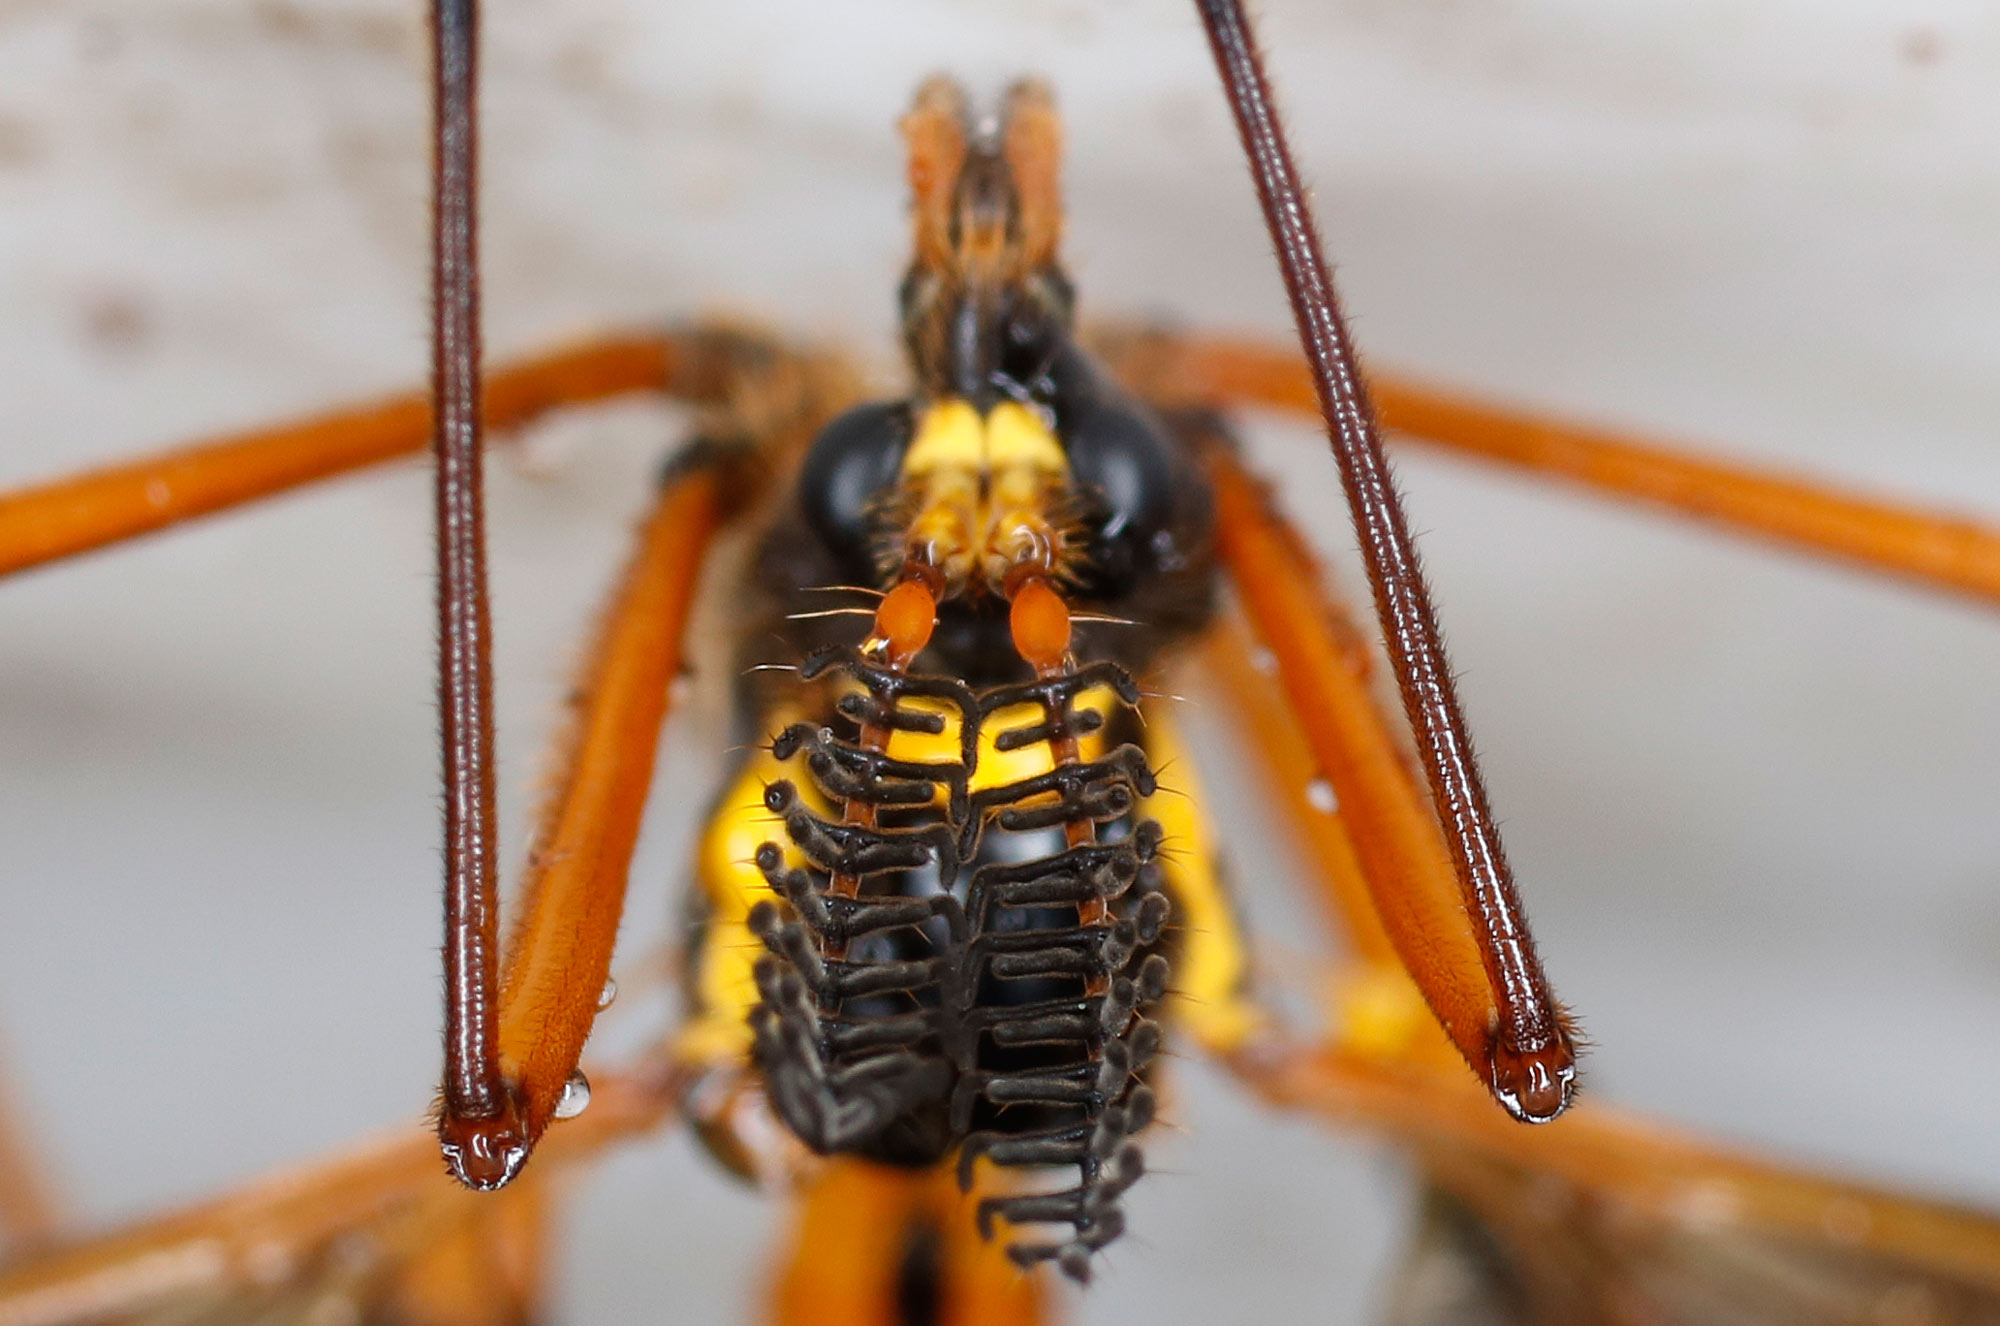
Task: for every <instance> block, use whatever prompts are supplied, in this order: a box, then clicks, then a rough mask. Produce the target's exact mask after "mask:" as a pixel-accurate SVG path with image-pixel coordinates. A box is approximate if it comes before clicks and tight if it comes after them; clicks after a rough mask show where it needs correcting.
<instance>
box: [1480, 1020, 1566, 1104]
mask: <svg viewBox="0 0 2000 1326" xmlns="http://www.w3.org/2000/svg"><path fill="white" fill-rule="evenodd" d="M1487 1081H1488V1083H1489V1085H1490V1086H1491V1087H1492V1089H1493V1098H1494V1099H1495V1100H1497V1101H1499V1102H1500V1105H1501V1108H1503V1109H1505V1110H1506V1111H1507V1113H1509V1114H1511V1115H1513V1116H1514V1117H1515V1118H1516V1119H1519V1120H1520V1121H1521V1122H1522V1123H1547V1122H1549V1121H1550V1120H1551V1119H1553V1118H1555V1117H1556V1116H1557V1115H1559V1114H1561V1113H1562V1112H1563V1111H1564V1110H1566V1109H1568V1108H1569V1103H1570V1099H1571V1098H1572V1097H1573V1096H1574V1095H1575V1093H1576V1053H1575V1051H1573V1050H1571V1049H1570V1047H1569V1043H1568V1042H1567V1041H1566V1040H1558V1041H1554V1042H1551V1043H1550V1044H1547V1045H1543V1046H1539V1047H1537V1048H1535V1049H1533V1050H1520V1049H1517V1048H1515V1047H1514V1046H1511V1045H1508V1044H1506V1043H1505V1042H1500V1043H1496V1044H1495V1045H1494V1046H1493V1052H1492V1058H1491V1061H1490V1063H1489V1065H1488V1068H1487Z"/></svg>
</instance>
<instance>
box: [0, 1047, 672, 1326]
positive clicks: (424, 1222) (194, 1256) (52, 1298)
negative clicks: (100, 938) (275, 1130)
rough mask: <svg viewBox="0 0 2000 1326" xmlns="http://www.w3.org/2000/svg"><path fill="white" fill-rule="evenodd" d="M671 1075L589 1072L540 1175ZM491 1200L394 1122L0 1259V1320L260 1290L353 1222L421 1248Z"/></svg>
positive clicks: (84, 1316)
mask: <svg viewBox="0 0 2000 1326" xmlns="http://www.w3.org/2000/svg"><path fill="white" fill-rule="evenodd" d="M682 1086H683V1083H682V1082H681V1081H680V1080H679V1079H678V1078H676V1077H674V1076H673V1075H671V1074H664V1073H660V1072H657V1071H653V1072H648V1073H643V1074H640V1073H633V1074H609V1073H607V1074H604V1075H602V1076H601V1077H600V1078H599V1079H598V1081H597V1083H596V1092H595V1098H594V1100H593V1102H592V1104H591V1108H590V1112H589V1113H588V1114H586V1115H584V1116H583V1117H582V1118H580V1119H578V1120H576V1121H575V1122H574V1123H573V1124H571V1125H570V1126H569V1127H567V1128H564V1129H561V1130H559V1131H558V1132H557V1133H556V1134H555V1135H554V1136H552V1137H551V1138H549V1140H548V1142H547V1144H546V1145H545V1146H544V1147H543V1152H544V1154H543V1157H542V1162H541V1163H542V1173H541V1176H540V1177H541V1178H543V1179H545V1178H547V1177H549V1174H550V1172H551V1167H559V1166H562V1165H564V1164H567V1163H569V1162H572V1161H577V1160H582V1159H585V1158H587V1157H590V1156H593V1155H595V1154H597V1153H598V1152H599V1151H601V1150H602V1149H603V1148H604V1147H605V1146H606V1145H608V1144H609V1143H611V1142H613V1141H615V1140H617V1139H619V1138H622V1137H626V1136H630V1135H631V1134H633V1133H637V1132H642V1131H645V1130H647V1129H651V1128H655V1127H657V1126H659V1124H660V1123H661V1122H662V1121H663V1120H664V1119H665V1118H666V1117H667V1116H668V1114H669V1113H670V1112H671V1108H672V1105H673V1102H674V1101H675V1100H677V1099H678V1097H679V1094H680V1091H681V1088H682ZM528 1181H529V1182H537V1181H538V1180H537V1179H536V1178H530V1179H529V1180H528ZM493 1200H495V1199H494V1198H493V1197H492V1196H491V1195H488V1194H481V1193H472V1192H468V1191H466V1190H465V1189H464V1188H461V1187H459V1186H458V1185H457V1184H455V1183H453V1182H452V1181H451V1180H450V1179H449V1178H447V1177H446V1176H445V1174H444V1171H443V1168H442V1167H441V1166H440V1165H439V1164H438V1154H437V1144H436V1142H434V1141H433V1140H431V1139H430V1138H427V1137H425V1136H423V1135H422V1134H421V1133H418V1132H415V1131H414V1130H411V1129H408V1128H399V1129H397V1130H396V1131H395V1133H394V1135H393V1136H391V1137H389V1138H387V1139H386V1140H382V1141H377V1142H374V1143H371V1144H364V1145H362V1146H360V1147H358V1148H356V1149H354V1150H353V1151H350V1152H348V1153H347V1154H345V1155H340V1156H336V1157H334V1158H332V1159H329V1160H322V1161H317V1162H314V1163H312V1164H308V1165H304V1166H300V1167H297V1168H294V1169H289V1170H285V1171H282V1172H280V1173H278V1174H275V1175H273V1176H271V1177H268V1178H265V1179H262V1180H259V1181H258V1182H255V1183H252V1184H249V1185H246V1186H245V1187H243V1188H242V1189H240V1190H238V1191H237V1192H234V1193H232V1194H229V1195H227V1196H224V1197H221V1198H217V1199H215V1200H213V1201H209V1202H205V1203H203V1204H201V1205H199V1206H195V1207H191V1208H189V1209H187V1210H185V1211H181V1212H178V1213H175V1214H172V1215H168V1216H164V1217H161V1218H159V1219H155V1220H151V1221H148V1222H146V1223H144V1224H141V1225H138V1226H135V1227H133V1228H130V1229H125V1230H117V1231H114V1232H112V1233H109V1234H105V1235H101V1236H99V1237H96V1238H93V1239H90V1240H88V1241H85V1242H81V1243H77V1244H73V1245H71V1246H68V1247H65V1248H63V1249H62V1250H61V1251H59V1252H57V1253H54V1254H52V1255H50V1256H46V1257H42V1258H39V1259H35V1260H31V1261H29V1262H26V1263H22V1264H19V1265H10V1266H8V1267H6V1268H4V1269H0V1321H4V1322H6V1323H8V1326H45V1324H52V1323H61V1322H78V1321H103V1320H107V1319H113V1318H119V1319H122V1318H123V1317H124V1316H126V1315H127V1314H130V1313H135V1312H138V1311H141V1310H143V1309H144V1308H146V1307H147V1306H149V1305H157V1304H161V1303H165V1302H171V1301H173V1300H174V1299H176V1298H177V1297H178V1296H180V1295H201V1296H217V1295H225V1294H228V1293H230V1292H232V1291H236V1292H246V1293H249V1292H268V1291H269V1290H270V1289H271V1288H272V1285H271V1277H272V1275H273V1273H274V1268H284V1267H298V1268H306V1267H309V1266H310V1265H311V1264H312V1262H313V1259H314V1258H315V1257H316V1256H317V1255H319V1254H320V1253H322V1252H323V1251H324V1250H325V1249H326V1248H327V1247H328V1246H330V1245H331V1244H332V1243H333V1242H334V1241H335V1240H337V1239H339V1238H340V1237H341V1236H343V1235H345V1234H348V1233H351V1232H354V1231H358V1230H368V1231H370V1232H371V1234H381V1235H384V1236H385V1237H386V1238H387V1239H388V1241H389V1242H391V1243H394V1242H395V1241H397V1240H399V1239H407V1240H410V1241H411V1242H412V1246H411V1247H410V1249H409V1251H410V1252H411V1253H414V1254H417V1255H421V1249H422V1245H423V1242H424V1239H425V1236H426V1235H427V1234H428V1233H429V1232H431V1231H434V1230H435V1229H437V1228H439V1227H440V1226H441V1225H448V1224H449V1222H450V1220H451V1219H452V1217H453V1213H455V1212H461V1211H467V1210H477V1209H481V1208H483V1207H484V1206H485V1205H486V1204H487V1203H490V1202H492V1201H493ZM406 1222H407V1223H406ZM391 1251H393V1249H391V1248H387V1247H385V1248H384V1252H385V1254H387V1253H389V1252H391Z"/></svg>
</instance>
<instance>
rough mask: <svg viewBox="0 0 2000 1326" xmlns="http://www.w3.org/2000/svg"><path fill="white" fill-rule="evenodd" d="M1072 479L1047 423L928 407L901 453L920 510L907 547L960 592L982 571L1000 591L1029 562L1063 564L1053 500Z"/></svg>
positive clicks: (1022, 413) (1001, 411)
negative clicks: (1008, 577)
mask: <svg viewBox="0 0 2000 1326" xmlns="http://www.w3.org/2000/svg"><path fill="white" fill-rule="evenodd" d="M1068 479H1069V455H1068V453H1067V452H1065V451H1064V450H1063V446H1062V442H1061V441H1060V440H1059V439H1058V438H1057V437H1056V435H1055V433H1054V432H1053V431H1052V430H1051V429H1050V427H1049V425H1048V423H1047V422H1046V421H1045V420H1044V419H1043V418H1042V416H1041V415H1039V414H1037V413H1036V412H1035V411H1033V410H1031V409H1029V408H1028V407H1027V406H1025V405H1022V404H1020V403H1018V402H1015V401H1003V402H1001V403H1000V404H999V405H996V406H994V407H993V409H991V410H990V411H988V412H987V413H986V414H984V415H981V414H980V413H979V411H978V410H976V409H974V408H973V407H972V405H971V404H970V403H969V402H966V401H964V400H960V399H957V398H955V397H954V398H950V399H946V400H942V401H938V402H936V403H935V404H933V405H931V406H929V407H927V408H926V409H925V410H924V412H923V414H922V416H921V417H920V418H919V419H918V420H917V430H916V436H915V437H913V438H912V439H911V440H910V447H909V450H908V451H906V452H905V453H904V455H903V466H902V486H903V488H904V490H905V491H906V492H909V493H912V494H914V496H915V498H916V504H915V508H914V510H913V511H912V513H911V515H910V521H909V524H908V526H907V527H906V528H905V529H904V532H903V540H904V545H905V547H906V548H907V549H909V550H910V551H911V552H912V553H915V554H917V555H918V557H919V560H922V561H926V562H928V563H929V564H930V565H932V566H935V567H937V568H938V569H939V570H940V571H942V572H943V573H944V576H945V580H946V582H947V584H948V585H950V586H952V587H953V588H957V587H961V586H963V585H964V584H965V583H966V582H967V581H968V580H970V579H971V578H972V577H973V576H974V574H975V573H978V574H982V575H983V576H984V578H985V579H986V581H987V582H989V584H991V585H992V586H994V587H998V586H999V584H1001V583H1002V582H1003V581H1004V579H1005V576H1006V574H1007V572H1008V571H1009V570H1010V569H1011V568H1013V567H1014V566H1016V565H1019V564H1022V563H1024V562H1042V563H1046V564H1047V567H1048V569H1055V566H1056V564H1057V563H1058V562H1059V561H1060V559H1061V533H1060V531H1059V530H1058V529H1057V528H1056V524H1055V521H1054V518H1053V512H1052V510H1051V506H1052V503H1051V500H1050V495H1051V493H1054V492H1060V491H1061V490H1062V489H1063V488H1064V487H1065V486H1066V484H1067V483H1068Z"/></svg>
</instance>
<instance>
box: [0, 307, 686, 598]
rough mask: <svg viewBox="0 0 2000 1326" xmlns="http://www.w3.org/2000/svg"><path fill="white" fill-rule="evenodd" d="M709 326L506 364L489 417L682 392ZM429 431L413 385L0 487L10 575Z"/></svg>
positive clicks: (412, 441)
mask: <svg viewBox="0 0 2000 1326" xmlns="http://www.w3.org/2000/svg"><path fill="white" fill-rule="evenodd" d="M703 335H704V333H702V332H699V331H695V332H691V333H676V332H669V333H665V334H662V335H645V336H621V337H607V338H605V339H603V340H599V341H593V342H591V343H589V344H586V345H579V346H576V347H574V348H571V349H566V350H558V351H555V352H553V353H550V354H546V355H540V356H537V357H535V358H533V359H524V360H521V361H519V362H516V363H512V364H508V365H507V366H505V367H504V368H502V369H500V370H499V371H498V372H496V373H494V374H493V375H492V376H491V377H490V378H488V380H487V383H486V407H485V418H486V424H487V426H488V427H489V428H493V429H502V428H511V427H515V426H517V425H519V424H524V423H526V422H528V421H529V420H531V419H533V418H534V417H535V416H537V415H539V414H541V413H543V412H544V411H547V410H551V409H555V408H557V407H559V406H563V405H574V404H580V403H582V402H585V401H594V400H601V399H603V398H605V397H609V396H615V395H621V394H623V393H625V392H631V391H647V390H652V391H671V390H675V389H676V388H677V387H678V386H679V385H680V384H681V381H682V380H683V379H684V378H685V377H686V376H688V374H687V372H686V370H687V367H688V361H689V360H690V359H691V358H696V357H698V356H699V353H700V340H701V338H702V337H703ZM430 436H431V402H430V396H429V394H428V393H423V392H415V393H411V394H409V395H405V396H396V397H392V398H390V399H388V400H384V401H378V402H375V403H373V404H370V405H364V406H360V407H358V408H354V409H347V410H341V411H339V412H337V413H332V414H326V415H322V416H320V417H318V418H314V419H306V420H301V421H299V422H297V423H292V424H285V425H282V426H280V427H277V428H263V429H258V430H256V431H254V432H249V433H242V434H238V435H236V436H234V437H228V438H222V439H219V440H217V441H213V442H201V443H195V444H192V445H189V446H184V447H176V448H175V449H173V450H171V451H165V452H161V453H159V454H157V455H152V456H144V457H141V458H139V459H137V460H133V461H126V462H123V463H120V464H117V465H112V466H108V467H106V468H103V469H98V470H92V471H90V472H88V473H85V474H79V475H74V476H71V477H69V478H64V479H57V480H54V481H51V482H49V483H43V484H38V485H36V486H34V487H32V488H24V489H20V490H18V491H16V492H12V493H4V494H0V575H8V574H11V573H13V572H15V571H21V570H25V569H27V568H28V567H32V566H39V565H41V564H42V563H44V562H53V561H57V560H60V559H61V558H65V557H73V556H76V555H77V554H79V553H85V552H89V551H90V550H92V549H93V548H102V547H105V546H107V545H109V544H113V543H118V542H121V541H123V540H125V539H130V538H135V537H137V536H138V535H141V534H149V533H151V532H153V531H154V530H159V529H165V528H166V527H168V526H170V525H176V524H179V523H180V522H182V521H185V520H192V519H195V518H196V517H198V516H206V515H211V514H214V513H215V512H219V511H226V510H228V509H229V508H231V507H234V506H238V505H241V504H242V503H245V502H250V501H254V500H256V499H258V498H260V497H268V496H271V495H272V494H275V493H281V492H284V491H285V490H287V489H290V488H296V487H298V486H299V485H301V484H306V483H311V482H313V481H314V480H316V479H325V478H331V477H332V476H334V475H337V474H345V473H347V472H348V471H350V470H355V469H360V468H362V467H364V466H368V465H374V464H378V463H380V462H382V461H386V460H391V459H394V458H395V457H397V456H404V455H409V454H411V453H413V452H416V451H418V450H421V449H422V447H423V446H424V444H425V443H426V442H428V441H429V440H430Z"/></svg>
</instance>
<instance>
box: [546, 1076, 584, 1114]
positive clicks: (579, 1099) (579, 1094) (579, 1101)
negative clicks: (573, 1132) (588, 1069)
mask: <svg viewBox="0 0 2000 1326" xmlns="http://www.w3.org/2000/svg"><path fill="white" fill-rule="evenodd" d="M589 1108H590V1079H589V1078H587V1077H585V1076H584V1075H583V1070H582V1069H578V1070H577V1071H576V1072H574V1073H571V1074H570V1075H569V1081H567V1082H565V1083H563V1089H562V1095H561V1096H559V1097H557V1098H556V1108H555V1116H556V1118H558V1119H574V1118H575V1117H576V1116H577V1115H579V1114H581V1113H583V1112H584V1111H585V1110H587V1109H589Z"/></svg>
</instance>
